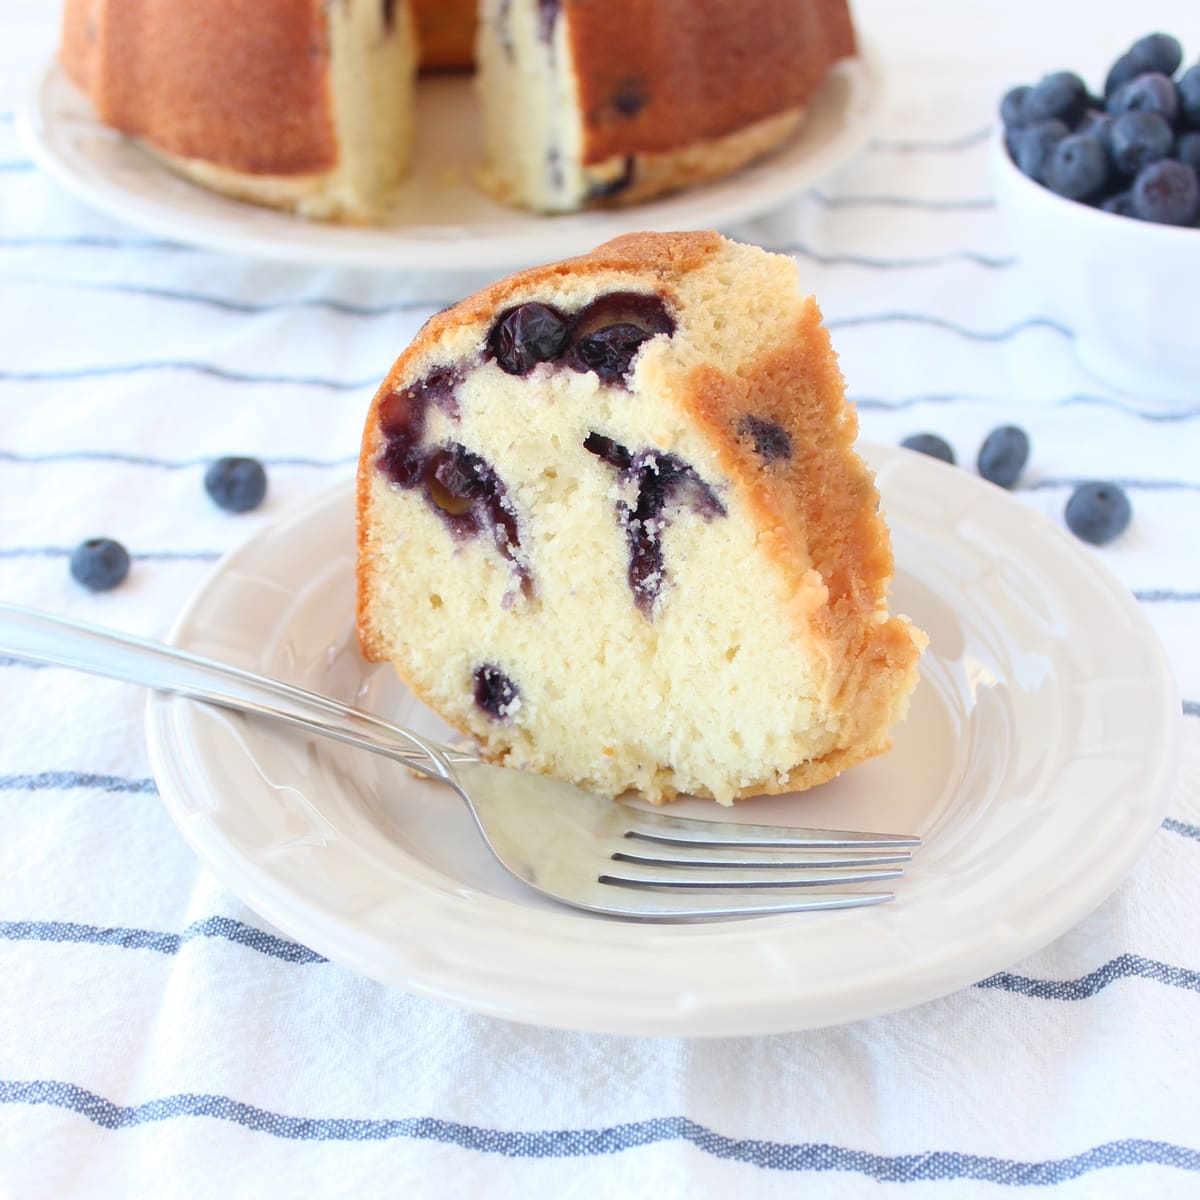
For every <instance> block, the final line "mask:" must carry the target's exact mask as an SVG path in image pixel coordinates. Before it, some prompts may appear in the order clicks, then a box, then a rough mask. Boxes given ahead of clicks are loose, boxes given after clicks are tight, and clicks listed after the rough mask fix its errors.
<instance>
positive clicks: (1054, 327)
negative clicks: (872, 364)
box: [825, 312, 1075, 342]
mask: <svg viewBox="0 0 1200 1200" xmlns="http://www.w3.org/2000/svg"><path fill="white" fill-rule="evenodd" d="M897 324H900V325H926V326H928V327H929V328H930V329H939V330H943V331H945V332H946V333H953V334H955V335H957V336H958V337H961V338H966V339H967V340H968V341H971V342H1007V341H1009V340H1010V339H1011V338H1014V337H1016V336H1017V334H1019V333H1024V332H1026V331H1027V330H1030V329H1049V330H1051V331H1052V332H1054V333H1057V334H1060V335H1061V336H1063V337H1067V338H1073V337H1074V336H1075V334H1074V333H1073V332H1072V331H1071V330H1070V329H1068V328H1067V327H1066V326H1065V325H1060V324H1059V323H1058V322H1057V321H1052V320H1051V319H1050V318H1049V317H1029V318H1027V319H1026V320H1024V321H1018V322H1017V323H1016V324H1015V325H1010V326H1008V328H1007V329H967V328H966V327H965V326H963V325H956V324H955V323H954V322H953V321H947V320H946V319H945V318H943V317H931V316H929V315H928V314H927V313H913V312H884V313H868V314H866V315H864V316H860V317H835V318H833V319H831V320H828V321H826V322H825V325H826V327H827V328H828V329H829V330H830V332H833V331H835V330H838V329H859V328H863V327H865V326H868V325H897Z"/></svg>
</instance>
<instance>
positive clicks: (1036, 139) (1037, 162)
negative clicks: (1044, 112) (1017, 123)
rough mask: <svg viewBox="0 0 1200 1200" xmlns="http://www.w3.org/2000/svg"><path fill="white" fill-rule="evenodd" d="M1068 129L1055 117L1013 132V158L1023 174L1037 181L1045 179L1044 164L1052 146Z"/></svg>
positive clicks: (1052, 151) (1041, 181) (1052, 149)
mask: <svg viewBox="0 0 1200 1200" xmlns="http://www.w3.org/2000/svg"><path fill="white" fill-rule="evenodd" d="M1070 132H1071V131H1070V129H1068V128H1067V126H1066V125H1065V124H1064V123H1063V122H1062V121H1059V120H1057V119H1051V120H1049V121H1039V122H1038V123H1037V124H1036V125H1029V126H1026V128H1024V129H1020V130H1017V132H1016V133H1014V134H1013V158H1014V160H1015V161H1016V164H1017V168H1018V170H1020V172H1021V173H1022V174H1023V175H1028V176H1029V178H1030V179H1033V180H1036V181H1037V182H1038V183H1045V181H1046V164H1047V163H1048V162H1049V161H1050V156H1051V155H1052V154H1053V153H1054V148H1055V147H1056V146H1057V145H1058V143H1059V142H1061V141H1062V140H1063V138H1065V137H1066V136H1067V135H1068V134H1069V133H1070Z"/></svg>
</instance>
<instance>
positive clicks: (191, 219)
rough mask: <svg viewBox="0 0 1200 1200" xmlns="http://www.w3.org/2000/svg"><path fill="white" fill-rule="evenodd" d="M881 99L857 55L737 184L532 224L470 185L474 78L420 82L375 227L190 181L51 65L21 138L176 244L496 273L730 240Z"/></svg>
mask: <svg viewBox="0 0 1200 1200" xmlns="http://www.w3.org/2000/svg"><path fill="white" fill-rule="evenodd" d="M882 91H883V81H882V77H881V73H880V67H879V62H878V59H877V58H876V57H875V56H874V55H871V54H869V53H868V54H864V55H863V56H862V57H861V58H858V59H854V60H852V61H849V62H846V63H844V64H841V65H840V66H839V67H838V68H837V69H836V70H835V71H834V73H833V74H832V75H831V77H830V79H829V80H828V82H827V83H826V84H825V86H824V87H823V88H822V90H821V92H820V94H819V95H818V96H817V97H816V99H815V100H814V102H813V104H812V106H811V109H810V112H809V117H808V120H807V121H806V122H805V125H804V127H803V128H802V130H801V131H800V133H799V134H798V135H797V137H796V138H795V139H794V140H792V141H791V142H789V143H788V144H787V145H786V146H785V147H783V148H782V149H781V150H780V151H778V152H777V153H776V154H774V155H772V156H770V157H769V158H766V159H764V160H763V161H761V162H759V163H757V164H754V165H752V166H750V167H748V168H746V169H745V170H743V171H741V172H739V173H738V174H736V175H734V176H732V177H730V178H728V179H725V180H721V181H719V182H716V183H711V184H706V185H704V186H700V187H696V188H693V189H691V190H689V191H683V192H679V193H677V194H675V195H672V196H667V197H664V198H662V199H659V200H655V201H651V202H647V203H645V204H638V205H634V206H631V207H629V208H622V209H611V210H604V211H597V212H589V213H581V214H577V215H571V216H561V217H538V216H533V215H530V214H527V213H521V212H517V211H515V210H512V209H508V208H505V207H504V206H502V205H500V204H497V203H495V202H494V201H492V200H490V199H488V197H487V196H485V195H484V194H483V193H482V192H480V191H479V190H478V189H477V188H476V187H475V186H474V185H473V184H472V182H471V171H472V168H473V166H474V164H475V163H476V162H477V161H478V159H479V149H478V148H479V129H478V122H477V119H476V114H475V108H474V105H473V97H472V94H471V82H470V79H469V77H463V76H440V77H432V78H429V79H424V80H422V81H421V84H420V91H419V99H418V103H419V106H420V117H419V132H418V143H417V147H416V152H415V155H414V169H413V173H412V175H411V176H410V177H409V179H408V181H407V182H406V183H405V185H404V187H403V189H402V191H401V193H400V196H399V198H398V200H397V203H396V205H395V208H394V210H393V211H392V212H391V214H390V215H389V217H388V219H387V221H386V222H385V223H384V224H382V225H380V226H378V227H374V228H356V227H350V226H341V225H331V224H320V223H316V222H309V221H305V220H302V219H301V218H299V217H293V216H289V215H287V214H285V213H280V212H275V211H272V210H270V209H265V208H257V207H255V206H253V205H249V204H242V203H239V202H238V201H236V200H230V199H226V198H225V197H223V196H220V195H217V194H216V193H214V192H209V191H206V190H204V189H203V188H200V187H197V186H196V185H194V184H191V183H189V182H188V181H186V180H184V179H182V178H181V177H179V176H177V175H175V174H173V173H172V172H170V171H169V170H167V169H166V168H165V167H164V166H162V164H161V163H160V162H159V161H158V160H156V159H155V158H153V157H152V156H151V155H149V154H147V153H146V152H145V151H143V150H141V149H139V148H138V146H137V145H136V144H134V143H133V142H132V141H130V140H129V139H127V138H124V137H122V136H120V135H119V134H117V133H114V132H113V131H112V130H109V129H107V128H105V127H104V126H103V125H100V124H99V123H98V122H97V121H96V119H95V117H94V116H93V113H92V108H91V104H90V102H89V101H88V100H87V98H86V97H85V96H83V95H82V94H81V93H80V92H79V91H78V90H77V89H76V88H75V87H74V86H73V85H72V84H71V83H70V81H69V80H68V79H67V78H66V76H65V75H64V73H63V71H62V69H61V68H60V67H59V66H58V65H57V63H51V64H50V65H49V66H48V67H47V68H46V70H45V71H44V72H43V73H42V75H41V76H40V78H38V80H37V81H36V83H35V85H34V88H33V90H32V91H31V92H30V94H29V96H28V97H27V100H26V103H25V105H24V107H23V109H22V111H21V113H20V114H19V116H18V128H19V130H20V132H21V134H22V137H23V139H24V141H25V142H26V144H27V146H28V147H29V151H30V154H31V155H32V156H33V157H34V159H35V160H36V161H37V162H38V164H39V165H40V166H41V167H42V168H43V169H44V170H46V171H47V172H48V173H49V174H50V175H51V176H53V177H54V178H55V179H56V180H57V181H58V182H59V183H60V184H61V185H62V186H63V187H64V188H66V189H67V190H68V191H71V192H73V193H75V194H76V195H77V196H79V197H80V199H82V200H84V201H86V202H87V203H89V204H91V205H93V206H94V207H96V208H98V209H100V210H101V211H103V212H106V213H108V214H109V215H111V216H114V217H117V218H118V219H120V220H123V221H128V222H131V223H132V224H135V225H140V226H142V227H143V228H145V229H147V230H149V231H151V232H153V233H156V234H159V235H161V236H164V237H168V238H173V239H175V240H177V241H181V242H187V243H192V244H196V245H200V246H206V247H209V248H211V249H215V250H223V251H232V252H234V253H238V254H248V255H252V256H256V257H259V258H276V259H284V260H287V261H289V262H296V263H311V264H317V265H330V266H343V267H369V268H374V269H387V270H392V269H396V268H422V269H432V270H487V271H494V270H498V269H506V268H514V267H519V266H526V265H529V264H531V263H534V262H545V261H548V260H550V259H553V258H560V257H564V256H566V255H571V254H581V253H583V252H585V251H587V250H590V249H591V248H592V247H593V246H596V245H598V244H599V243H600V242H602V241H605V240H606V239H607V238H611V237H616V236H617V235H618V234H621V233H628V232H630V231H632V230H641V229H659V230H664V229H707V228H725V227H727V226H728V225H729V224H731V223H732V222H736V221H740V220H744V219H747V218H750V217H754V216H758V215H760V214H761V213H764V212H767V211H769V210H770V209H771V208H773V207H775V206H777V205H778V204H780V203H782V202H783V201H784V200H787V199H788V198H789V197H791V196H794V195H796V194H797V193H798V192H800V191H802V190H803V189H804V188H806V187H810V186H811V185H812V184H813V183H815V182H816V181H817V180H819V179H821V178H823V177H824V176H826V175H828V174H829V173H830V172H831V171H833V170H835V169H836V168H837V167H839V166H841V165H842V164H843V163H844V162H846V161H847V160H848V159H849V158H850V157H851V156H852V155H854V154H855V153H857V152H858V150H859V149H860V148H861V147H862V145H863V144H864V143H865V141H866V139H867V137H868V136H869V134H870V132H871V130H872V128H873V126H874V122H875V119H876V117H877V115H878V113H879V111H880V108H881V104H882V99H883V96H882Z"/></svg>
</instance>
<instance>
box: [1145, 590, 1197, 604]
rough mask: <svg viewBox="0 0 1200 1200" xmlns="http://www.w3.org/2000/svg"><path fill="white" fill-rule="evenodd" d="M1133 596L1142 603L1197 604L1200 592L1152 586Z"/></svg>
mask: <svg viewBox="0 0 1200 1200" xmlns="http://www.w3.org/2000/svg"><path fill="white" fill-rule="evenodd" d="M1133 598H1134V599H1135V600H1138V601H1140V602H1141V603H1142V604H1195V603H1196V601H1198V600H1200V592H1177V591H1173V590H1172V589H1171V588H1150V589H1149V590H1148V591H1143V592H1134V593H1133Z"/></svg>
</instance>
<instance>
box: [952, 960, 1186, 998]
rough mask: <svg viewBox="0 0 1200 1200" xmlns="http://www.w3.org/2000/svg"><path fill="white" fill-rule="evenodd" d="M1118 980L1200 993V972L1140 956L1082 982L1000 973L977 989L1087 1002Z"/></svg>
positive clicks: (1112, 963) (1102, 969) (1110, 964)
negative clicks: (1144, 981)
mask: <svg viewBox="0 0 1200 1200" xmlns="http://www.w3.org/2000/svg"><path fill="white" fill-rule="evenodd" d="M1118 979H1151V980H1153V981H1154V982H1156V983H1165V984H1168V985H1169V986H1171V987H1177V988H1186V989H1188V990H1189V991H1193V992H1200V971H1194V970H1192V969H1191V968H1190V967H1176V966H1172V964H1171V963H1164V962H1158V961H1157V960H1156V959H1153V958H1143V957H1142V956H1141V955H1140V954H1119V955H1118V956H1117V957H1116V958H1113V959H1110V960H1109V961H1108V962H1106V963H1105V964H1104V965H1103V966H1100V967H1097V968H1096V969H1095V970H1094V971H1089V972H1088V973H1087V974H1086V975H1084V976H1082V977H1081V978H1079V979H1031V978H1030V977H1029V976H1027V975H1013V974H1010V973H1009V972H1008V971H1001V972H999V973H998V974H996V975H989V976H988V978H987V979H981V980H980V981H979V982H978V983H977V984H976V985H975V986H976V987H977V988H998V989H1000V990H1002V991H1006V992H1016V993H1018V994H1019V995H1022V996H1033V997H1036V998H1038V999H1039V1000H1086V999H1088V998H1089V997H1091V996H1094V995H1096V993H1097V992H1101V991H1103V990H1104V989H1105V988H1106V987H1108V985H1109V984H1110V983H1116V981H1117V980H1118Z"/></svg>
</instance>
